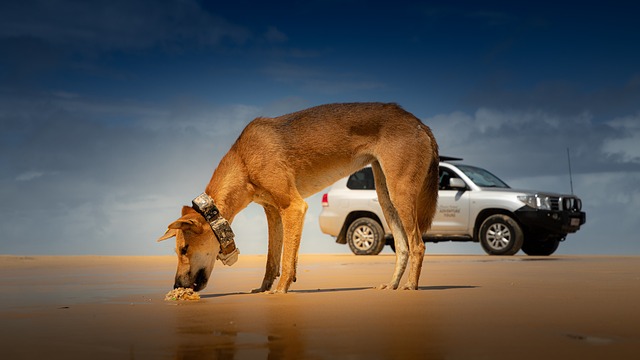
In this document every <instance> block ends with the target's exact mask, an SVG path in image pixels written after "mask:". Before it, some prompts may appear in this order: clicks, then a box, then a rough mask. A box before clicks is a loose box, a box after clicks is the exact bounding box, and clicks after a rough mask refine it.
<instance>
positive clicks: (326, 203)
mask: <svg viewBox="0 0 640 360" xmlns="http://www.w3.org/2000/svg"><path fill="white" fill-rule="evenodd" d="M322 206H323V207H327V206H329V194H324V195H322Z"/></svg>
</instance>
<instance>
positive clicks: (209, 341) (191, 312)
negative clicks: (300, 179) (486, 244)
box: [0, 255, 640, 359]
mask: <svg viewBox="0 0 640 360" xmlns="http://www.w3.org/2000/svg"><path fill="white" fill-rule="evenodd" d="M394 261H395V257H394V256H393V255H380V256H372V257H361V256H360V257H358V256H354V255H301V256H300V260H299V270H298V281H297V283H294V284H293V286H292V288H291V291H290V292H289V293H288V294H285V295H270V294H250V293H249V292H250V290H251V289H252V288H254V287H257V286H258V285H259V284H260V282H261V280H262V275H263V269H264V263H265V256H252V255H241V256H240V259H239V261H238V263H237V264H236V265H234V266H233V267H223V266H222V265H221V264H220V263H217V264H216V268H215V269H214V271H213V275H212V278H211V280H210V282H209V286H208V287H207V288H206V289H205V290H203V291H202V292H201V293H200V294H201V297H202V298H201V300H200V301H193V302H169V301H164V300H163V298H164V295H165V294H166V293H167V292H168V291H169V290H170V289H171V286H172V284H173V275H174V271H175V263H176V259H175V258H173V257H168V256H167V257H103V256H59V257H56V256H52V257H50V256H35V257H20V256H0V273H1V274H2V275H1V277H0V285H1V286H0V319H1V324H2V326H0V345H1V347H2V358H3V359H40V358H46V359H198V358H207V359H261V358H264V359H266V358H270V359H280V358H282V359H343V358H344V359H365V358H366V359H401V358H402V359H410V358H420V359H511V358H514V357H517V358H518V359H574V358H580V359H603V358H606V359H632V358H633V359H636V358H637V356H638V353H640V306H639V305H638V304H640V257H621V256H552V257H527V256H514V257H490V256H443V255H427V256H426V257H425V263H424V268H423V273H422V278H421V280H420V288H419V290H418V291H380V290H375V289H373V288H372V287H374V286H377V285H379V284H381V283H384V282H386V281H388V280H389V279H390V277H391V274H392V271H393V264H394Z"/></svg>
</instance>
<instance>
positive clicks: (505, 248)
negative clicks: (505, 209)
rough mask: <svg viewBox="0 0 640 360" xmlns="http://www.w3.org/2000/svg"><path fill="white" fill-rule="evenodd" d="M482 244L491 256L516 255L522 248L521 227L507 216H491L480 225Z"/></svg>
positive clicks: (522, 236)
mask: <svg viewBox="0 0 640 360" xmlns="http://www.w3.org/2000/svg"><path fill="white" fill-rule="evenodd" d="M479 237H480V244H481V245H482V248H483V249H484V251H485V252H486V253H487V254H489V255H514V254H515V253H517V252H518V251H519V250H520V248H521V247H522V243H523V240H524V235H523V233H522V229H521V228H520V225H518V223H517V222H516V221H515V220H513V219H512V218H511V217H509V216H507V215H501V214H497V215H491V216H489V217H488V218H487V219H486V220H485V221H484V222H483V223H482V225H480V233H479Z"/></svg>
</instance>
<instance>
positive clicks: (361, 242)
mask: <svg viewBox="0 0 640 360" xmlns="http://www.w3.org/2000/svg"><path fill="white" fill-rule="evenodd" d="M347 243H348V244H349V248H350V249H351V251H352V252H353V253H354V254H356V255H378V254H379V253H380V251H382V249H383V248H384V245H385V239H384V230H383V229H382V226H381V225H380V224H379V223H378V222H377V221H375V220H373V219H371V218H368V217H362V218H358V219H356V220H354V221H353V222H352V223H351V225H349V228H348V229H347Z"/></svg>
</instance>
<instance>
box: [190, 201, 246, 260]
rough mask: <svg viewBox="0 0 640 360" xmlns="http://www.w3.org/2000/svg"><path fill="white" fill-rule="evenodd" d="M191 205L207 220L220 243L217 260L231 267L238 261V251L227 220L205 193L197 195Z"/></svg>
mask: <svg viewBox="0 0 640 360" xmlns="http://www.w3.org/2000/svg"><path fill="white" fill-rule="evenodd" d="M192 203H193V209H194V210H195V211H197V212H198V213H199V214H200V215H202V216H203V217H204V218H205V220H207V222H208V223H209V225H210V226H211V229H212V230H213V233H214V234H216V237H217V238H218V241H219V242H220V253H218V259H220V261H222V263H223V264H225V265H228V266H231V265H233V264H234V263H235V262H236V261H237V260H238V254H240V250H238V248H237V247H236V243H235V241H234V240H233V239H234V237H235V235H234V234H233V230H231V225H229V222H228V221H227V219H225V218H223V217H222V216H221V215H220V211H218V208H217V207H216V204H215V203H214V202H213V199H212V198H211V196H209V195H207V194H206V193H202V194H200V195H198V197H196V198H195V199H193V201H192Z"/></svg>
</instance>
